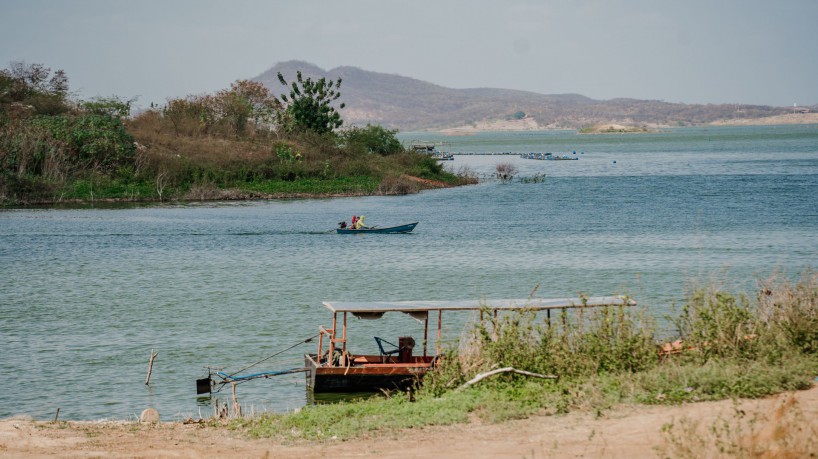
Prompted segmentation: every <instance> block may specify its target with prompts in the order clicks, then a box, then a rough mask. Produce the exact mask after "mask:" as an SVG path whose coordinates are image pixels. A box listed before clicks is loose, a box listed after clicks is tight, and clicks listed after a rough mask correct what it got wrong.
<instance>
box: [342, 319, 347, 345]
mask: <svg viewBox="0 0 818 459" xmlns="http://www.w3.org/2000/svg"><path fill="white" fill-rule="evenodd" d="M342 334H343V337H344V346H343V349H342V350H343V353H344V355H347V313H346V311H344V331H343V333H342Z"/></svg>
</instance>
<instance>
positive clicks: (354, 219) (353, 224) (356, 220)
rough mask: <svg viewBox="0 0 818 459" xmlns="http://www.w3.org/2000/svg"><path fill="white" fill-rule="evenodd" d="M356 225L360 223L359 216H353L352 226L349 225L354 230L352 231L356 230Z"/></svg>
mask: <svg viewBox="0 0 818 459" xmlns="http://www.w3.org/2000/svg"><path fill="white" fill-rule="evenodd" d="M355 223H358V216H357V215H353V216H352V224H351V225H349V227H350V228H352V229H355Z"/></svg>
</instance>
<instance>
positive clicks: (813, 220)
mask: <svg viewBox="0 0 818 459" xmlns="http://www.w3.org/2000/svg"><path fill="white" fill-rule="evenodd" d="M401 138H402V140H404V141H405V142H406V143H409V142H410V141H411V140H415V139H417V140H437V141H447V142H451V143H452V146H451V150H452V151H454V152H479V151H482V152H488V151H497V152H505V151H513V152H535V151H537V152H539V151H550V152H553V153H555V154H557V153H558V154H571V155H573V152H574V151H575V152H576V155H577V156H578V157H579V158H580V159H579V160H578V161H536V160H528V159H522V158H519V157H518V156H456V159H455V160H454V161H449V162H446V163H445V165H446V167H448V168H452V169H453V170H454V171H458V170H461V169H463V168H467V169H468V170H471V171H473V172H474V173H477V174H478V175H480V176H481V177H484V180H483V181H481V183H480V184H479V185H475V186H468V187H461V188H455V189H445V190H434V191H426V192H423V193H420V194H417V195H412V196H399V197H363V198H338V199H307V200H278V201H263V202H242V203H204V204H185V205H154V206H132V207H118V208H99V207H97V208H82V209H25V210H6V211H0V279H1V281H0V342H2V343H3V351H2V353H0V356H1V357H0V363H2V368H3V369H4V371H5V373H6V376H7V377H6V381H5V384H4V387H3V390H2V391H0V418H3V417H9V416H13V415H29V416H33V417H34V418H36V419H52V418H53V417H54V415H55V413H56V411H57V409H58V408H60V419H102V418H109V419H110V418H113V419H129V418H130V419H133V418H134V417H136V416H138V415H139V413H140V412H141V411H142V410H143V409H144V408H147V407H150V406H152V407H155V408H157V409H158V410H159V412H160V414H161V415H162V418H163V419H164V420H174V419H183V418H187V417H194V418H196V417H199V416H209V415H210V414H211V413H212V405H211V403H212V400H211V399H210V398H209V397H197V396H196V393H195V380H196V379H197V378H200V377H203V376H204V375H205V374H206V370H204V367H205V366H207V365H211V366H225V367H227V369H228V371H235V370H239V369H242V368H243V367H245V366H247V365H250V364H252V363H254V362H257V361H259V360H262V359H264V358H266V357H268V356H270V355H272V354H274V353H276V352H278V351H281V350H283V349H286V348H287V347H290V346H292V345H294V344H296V343H298V342H299V341H303V340H304V339H306V338H308V337H310V336H312V335H315V334H316V332H317V329H318V326H319V325H325V326H330V325H331V315H330V314H329V313H328V311H326V310H325V309H324V307H323V306H322V305H321V301H322V300H358V301H375V300H412V299H423V300H452V299H480V298H522V297H526V296H528V294H529V292H531V291H532V290H533V289H534V288H536V287H537V286H539V289H538V291H537V295H538V296H540V297H563V296H575V295H576V294H577V293H578V292H583V293H587V294H589V295H592V296H596V295H608V294H616V293H627V294H630V295H631V296H633V297H634V298H635V299H636V300H637V301H638V302H639V303H640V304H642V305H644V306H645V307H647V308H649V310H651V311H654V312H655V313H656V315H657V316H662V315H664V314H667V313H668V312H669V311H670V309H671V307H672V305H673V304H674V303H676V304H679V303H680V302H681V301H682V300H683V298H684V293H685V291H686V289H687V288H688V286H689V285H690V284H691V283H693V282H696V281H699V280H702V279H704V280H706V279H709V278H716V279H718V280H719V281H721V282H723V283H724V284H725V285H726V286H727V287H728V288H731V289H737V290H744V291H752V289H753V288H754V281H755V280H756V279H757V278H759V277H766V276H768V275H769V274H770V273H772V272H774V271H776V270H778V271H782V272H784V273H786V274H787V275H790V276H792V277H793V278H796V277H797V275H798V274H799V273H800V272H802V271H803V270H804V269H805V268H807V267H816V266H818V128H816V126H774V127H742V128H734V127H719V128H682V129H673V130H668V131H665V132H660V133H655V134H639V135H592V136H587V135H578V134H576V133H574V132H569V131H562V132H560V131H558V132H535V133H530V132H526V133H490V134H479V135H474V136H463V137H444V136H440V135H434V134H430V133H405V134H401ZM499 162H509V163H512V164H514V165H515V166H516V167H517V168H518V170H519V172H518V178H519V177H534V176H538V175H542V174H544V175H545V179H544V180H543V181H542V182H539V183H522V182H521V181H520V180H519V179H517V180H515V181H514V182H512V183H510V184H502V183H498V182H497V181H495V180H491V179H490V177H491V175H492V174H493V172H494V170H495V167H496V165H497V163H499ZM361 213H363V214H365V215H366V216H367V223H369V224H371V225H374V224H378V225H391V224H398V223H406V222H412V221H419V222H420V224H419V225H418V227H417V228H416V229H415V232H414V233H413V234H409V235H357V236H355V235H353V236H343V235H336V234H334V233H333V232H332V231H331V230H332V228H334V226H335V225H336V224H337V222H338V221H340V220H347V221H348V220H349V219H350V218H351V216H352V215H353V214H361ZM449 319H451V320H447V318H446V317H444V321H446V324H447V325H449V328H448V329H447V335H446V338H447V339H448V340H454V339H456V337H457V336H458V334H459V333H460V332H461V330H462V327H463V324H464V323H465V322H466V321H467V320H468V317H460V316H458V317H452V318H449ZM350 326H351V329H352V331H351V333H352V334H351V336H350V342H351V344H350V346H351V348H352V349H351V350H352V351H353V352H356V353H362V352H376V349H377V348H376V345H375V342H374V340H373V339H372V337H373V336H381V337H383V338H385V339H387V340H390V339H389V338H392V339H394V340H396V339H397V336H398V335H399V334H403V333H404V331H405V330H406V329H408V330H410V331H411V333H412V334H414V336H416V337H418V336H422V326H421V325H420V324H418V323H417V322H415V321H414V320H412V319H411V318H407V317H401V316H395V317H388V316H387V317H386V318H384V319H382V320H380V321H357V320H354V319H353V321H352V322H351V323H350ZM418 334H419V335H418ZM390 341H392V340H390ZM393 342H394V341H393ZM314 346H315V345H314V344H309V345H305V346H300V347H295V348H294V349H292V350H291V351H288V352H285V353H283V354H282V355H281V356H278V357H276V358H274V359H270V360H268V361H265V362H264V363H262V364H261V365H258V366H256V367H253V368H252V369H251V370H248V371H263V370H271V369H284V368H294V367H300V366H301V365H302V363H303V362H302V358H301V355H303V353H304V352H305V351H312V350H314V348H315V347H314ZM152 350H153V351H157V352H158V353H159V354H158V356H157V358H156V362H155V364H154V369H153V375H152V376H151V384H150V385H149V386H146V385H145V384H144V382H145V377H146V374H147V364H148V358H149V356H150V353H151V351H152ZM238 394H239V399H240V401H241V402H242V404H243V405H244V406H245V411H246V412H247V411H256V412H258V411H262V410H275V411H284V410H288V409H293V408H296V407H299V406H302V405H303V404H304V403H305V402H306V396H305V390H304V383H303V376H302V375H300V374H296V375H293V376H288V377H280V378H278V379H270V380H266V379H262V380H255V381H252V382H249V383H246V384H241V385H240V386H239V388H238ZM229 396H230V394H229V388H228V389H226V390H225V391H224V392H223V393H220V394H216V395H215V397H218V398H220V399H222V400H228V399H229Z"/></svg>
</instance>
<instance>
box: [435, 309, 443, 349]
mask: <svg viewBox="0 0 818 459" xmlns="http://www.w3.org/2000/svg"><path fill="white" fill-rule="evenodd" d="M442 328H443V310H442V309H438V310H437V354H436V355H440V330H441V329H442Z"/></svg>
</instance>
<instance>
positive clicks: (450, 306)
mask: <svg viewBox="0 0 818 459" xmlns="http://www.w3.org/2000/svg"><path fill="white" fill-rule="evenodd" d="M323 303H324V306H326V307H327V309H329V310H330V311H332V312H351V313H353V314H355V315H362V316H363V315H382V314H383V313H384V312H405V313H408V314H412V313H421V312H427V313H428V312H429V311H479V310H481V309H491V310H544V309H566V308H584V307H599V306H634V305H636V302H635V301H633V300H631V299H630V298H628V297H626V296H592V297H583V298H579V297H576V298H524V299H506V300H486V299H483V300H454V301H374V302H361V301H324V302H323Z"/></svg>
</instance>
